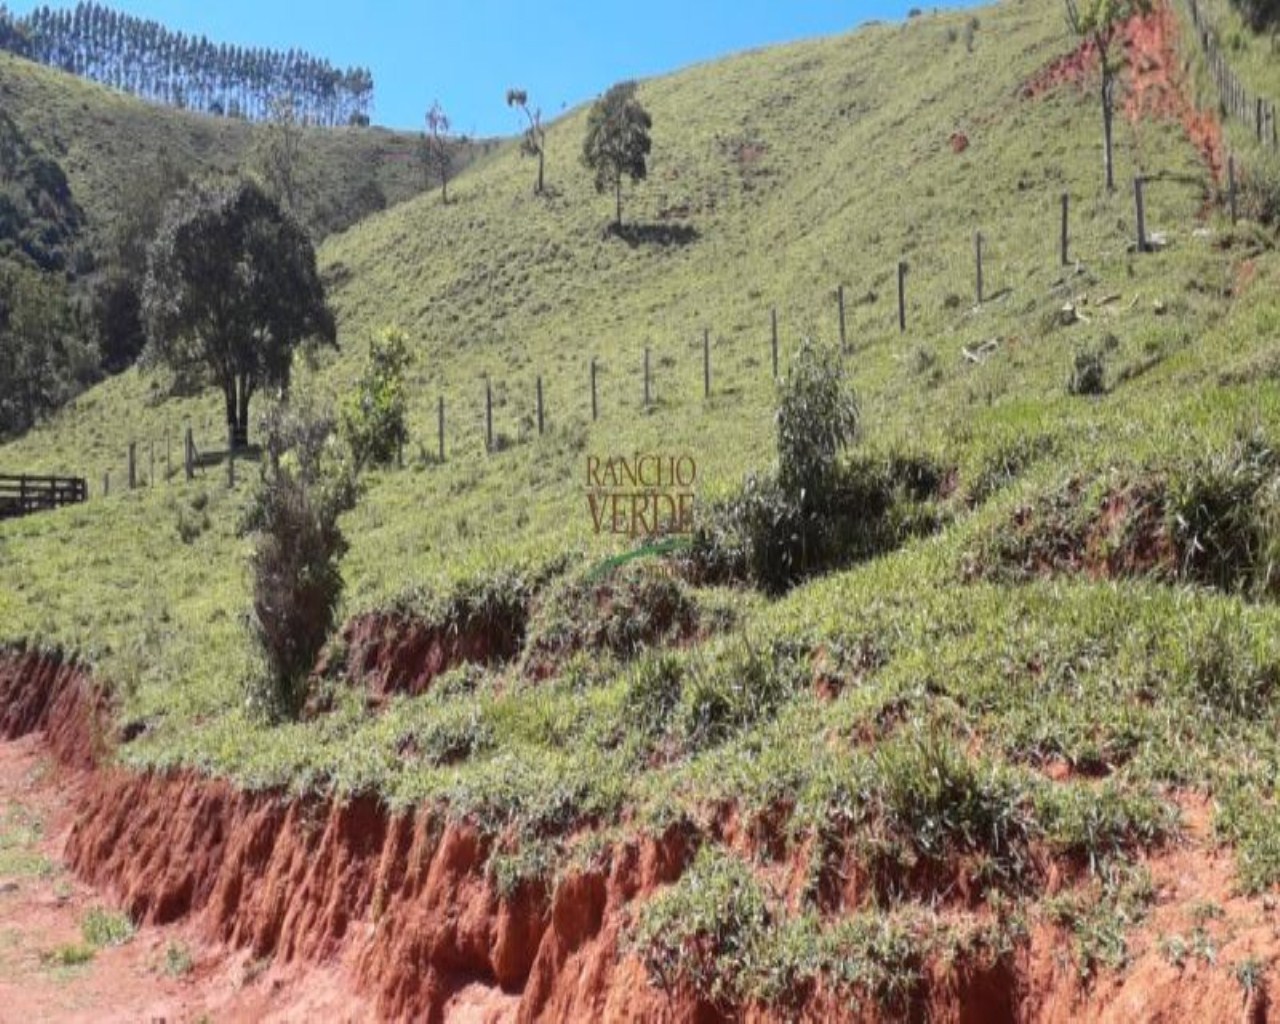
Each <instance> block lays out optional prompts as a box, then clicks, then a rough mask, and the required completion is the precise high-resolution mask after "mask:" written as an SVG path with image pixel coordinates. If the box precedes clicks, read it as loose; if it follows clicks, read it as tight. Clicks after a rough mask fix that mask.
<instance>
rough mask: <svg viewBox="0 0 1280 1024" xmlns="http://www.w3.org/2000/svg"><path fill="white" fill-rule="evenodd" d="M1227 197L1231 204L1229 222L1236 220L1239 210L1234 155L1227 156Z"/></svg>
mask: <svg viewBox="0 0 1280 1024" xmlns="http://www.w3.org/2000/svg"><path fill="white" fill-rule="evenodd" d="M1227 199H1228V202H1229V203H1230V204H1231V223H1232V224H1234V223H1235V222H1236V219H1237V217H1238V216H1239V212H1238V210H1237V204H1236V155H1235V154H1234V153H1232V154H1230V155H1229V156H1228V157H1227Z"/></svg>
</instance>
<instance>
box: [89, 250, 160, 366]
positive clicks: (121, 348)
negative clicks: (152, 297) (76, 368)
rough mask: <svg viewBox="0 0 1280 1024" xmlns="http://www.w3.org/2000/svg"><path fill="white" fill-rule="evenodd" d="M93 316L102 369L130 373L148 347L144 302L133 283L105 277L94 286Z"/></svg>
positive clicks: (118, 276) (120, 276) (114, 274)
mask: <svg viewBox="0 0 1280 1024" xmlns="http://www.w3.org/2000/svg"><path fill="white" fill-rule="evenodd" d="M91 315H92V317H93V327H94V331H95V333H96V334H97V339H98V351H99V352H100V353H101V354H102V369H103V370H104V371H105V372H107V373H120V372H121V371H123V370H127V369H128V368H129V367H130V366H132V365H133V364H134V363H135V362H137V360H138V357H139V356H140V355H142V351H143V349H144V348H146V344H147V334H146V331H145V329H144V328H143V326H142V299H141V297H140V296H139V294H138V289H137V287H136V286H135V285H134V282H133V281H132V280H131V279H130V278H128V277H126V276H125V275H123V274H120V273H118V272H112V273H109V274H106V275H104V276H103V277H102V278H100V279H99V280H98V281H97V282H96V283H95V285H94V289H93V297H92V309H91Z"/></svg>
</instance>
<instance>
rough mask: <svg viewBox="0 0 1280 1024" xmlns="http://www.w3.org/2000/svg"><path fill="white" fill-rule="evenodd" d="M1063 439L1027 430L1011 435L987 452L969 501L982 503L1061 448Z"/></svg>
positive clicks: (973, 484)
mask: <svg viewBox="0 0 1280 1024" xmlns="http://www.w3.org/2000/svg"><path fill="white" fill-rule="evenodd" d="M1058 448H1059V443H1058V440H1057V438H1055V437H1053V436H1052V435H1051V434H1025V433H1021V432H1020V433H1018V434H1017V435H1015V436H1013V437H1011V438H1008V439H1006V440H1004V441H1001V442H1000V443H998V444H997V445H996V446H995V447H994V448H993V449H992V450H991V451H989V452H988V453H986V455H985V457H984V458H983V459H982V461H981V463H980V464H979V466H978V467H977V471H976V472H975V473H974V475H973V482H972V483H971V484H970V485H969V501H970V503H971V504H974V505H980V504H982V503H983V502H984V501H986V500H987V499H988V498H990V497H991V496H992V495H993V494H995V493H996V492H997V491H999V490H1001V489H1002V488H1004V487H1007V486H1008V485H1009V484H1010V483H1012V482H1013V481H1014V480H1016V479H1018V477H1020V476H1021V475H1022V474H1023V473H1025V472H1026V471H1027V469H1028V468H1029V467H1030V466H1032V465H1033V464H1034V463H1036V462H1038V461H1040V460H1041V459H1043V458H1046V457H1047V456H1050V455H1053V454H1055V453H1056V452H1057V450H1058Z"/></svg>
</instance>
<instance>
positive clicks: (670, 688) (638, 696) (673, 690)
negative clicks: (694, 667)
mask: <svg viewBox="0 0 1280 1024" xmlns="http://www.w3.org/2000/svg"><path fill="white" fill-rule="evenodd" d="M683 679H684V667H683V666H682V665H681V664H680V660H679V659H678V658H677V657H675V655H673V654H670V653H668V652H662V653H659V654H652V655H649V656H648V657H645V658H642V659H641V660H640V661H639V662H637V663H636V666H635V668H634V669H632V671H631V673H630V675H629V676H628V680H627V698H626V717H627V721H628V723H630V724H631V725H633V726H634V727H636V728H638V729H640V730H641V731H642V732H644V733H645V734H646V735H650V736H654V735H658V734H660V733H662V732H663V731H665V730H666V728H667V722H668V721H669V720H670V718H671V714H672V712H673V711H675V709H676V706H677V705H678V704H679V703H680V693H681V687H682V683H683Z"/></svg>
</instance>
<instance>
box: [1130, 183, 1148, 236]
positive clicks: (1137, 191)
mask: <svg viewBox="0 0 1280 1024" xmlns="http://www.w3.org/2000/svg"><path fill="white" fill-rule="evenodd" d="M1142 186H1143V180H1142V175H1141V174H1138V175H1135V176H1134V179H1133V202H1134V205H1135V206H1136V207H1137V211H1138V252H1146V251H1147V215H1146V210H1145V208H1144V206H1143V202H1142Z"/></svg>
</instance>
